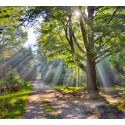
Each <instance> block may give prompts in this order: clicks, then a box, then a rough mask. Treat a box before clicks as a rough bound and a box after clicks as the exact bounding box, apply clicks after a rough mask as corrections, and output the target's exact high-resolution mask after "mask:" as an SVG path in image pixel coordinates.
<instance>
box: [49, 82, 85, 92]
mask: <svg viewBox="0 0 125 125" xmlns="http://www.w3.org/2000/svg"><path fill="white" fill-rule="evenodd" d="M51 87H52V88H54V89H57V90H60V91H62V92H64V93H73V92H76V91H79V90H84V89H85V88H86V84H84V85H83V86H78V87H71V86H69V87H66V86H57V85H51Z"/></svg>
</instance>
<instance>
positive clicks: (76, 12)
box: [73, 10, 81, 17]
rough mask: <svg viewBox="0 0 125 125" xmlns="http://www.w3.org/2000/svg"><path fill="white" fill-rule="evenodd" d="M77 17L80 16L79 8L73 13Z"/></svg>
mask: <svg viewBox="0 0 125 125" xmlns="http://www.w3.org/2000/svg"><path fill="white" fill-rule="evenodd" d="M73 14H74V15H75V16H76V17H80V15H81V14H80V11H79V10H75V11H74V13H73Z"/></svg>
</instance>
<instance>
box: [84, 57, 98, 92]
mask: <svg viewBox="0 0 125 125" xmlns="http://www.w3.org/2000/svg"><path fill="white" fill-rule="evenodd" d="M86 75H87V90H88V92H96V91H97V90H98V89H97V84H96V68H95V62H94V61H92V60H91V59H87V71H86Z"/></svg>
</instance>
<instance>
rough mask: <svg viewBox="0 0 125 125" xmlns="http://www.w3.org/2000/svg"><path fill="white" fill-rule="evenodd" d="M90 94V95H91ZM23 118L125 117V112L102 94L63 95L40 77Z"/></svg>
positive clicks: (34, 85)
mask: <svg viewBox="0 0 125 125" xmlns="http://www.w3.org/2000/svg"><path fill="white" fill-rule="evenodd" d="M89 96H90V95H89ZM22 118H23V119H89V118H90V119H93V118H94V119H95V118H97V119H98V118H103V119H123V118H125V113H124V112H122V111H120V110H118V109H117V108H116V107H114V106H111V105H109V104H108V103H107V102H106V100H105V99H104V98H103V97H101V96H97V95H95V96H93V97H92V98H89V97H88V96H83V97H81V98H79V97H74V96H72V95H62V94H61V93H59V92H57V91H56V90H53V89H52V88H50V87H49V86H47V85H44V84H43V83H42V82H41V80H40V79H37V80H36V82H35V83H34V84H33V91H32V93H31V94H30V96H29V100H28V104H27V108H26V110H25V112H24V114H23V117H22Z"/></svg>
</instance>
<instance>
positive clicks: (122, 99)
mask: <svg viewBox="0 0 125 125" xmlns="http://www.w3.org/2000/svg"><path fill="white" fill-rule="evenodd" d="M106 90H107V91H108V92H116V93H117V94H118V93H120V96H118V97H115V98H109V99H107V101H108V103H109V104H111V105H113V106H116V107H117V108H118V109H119V110H121V111H123V112H125V87H120V86H115V87H110V88H106ZM114 100H116V101H115V102H114Z"/></svg>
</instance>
